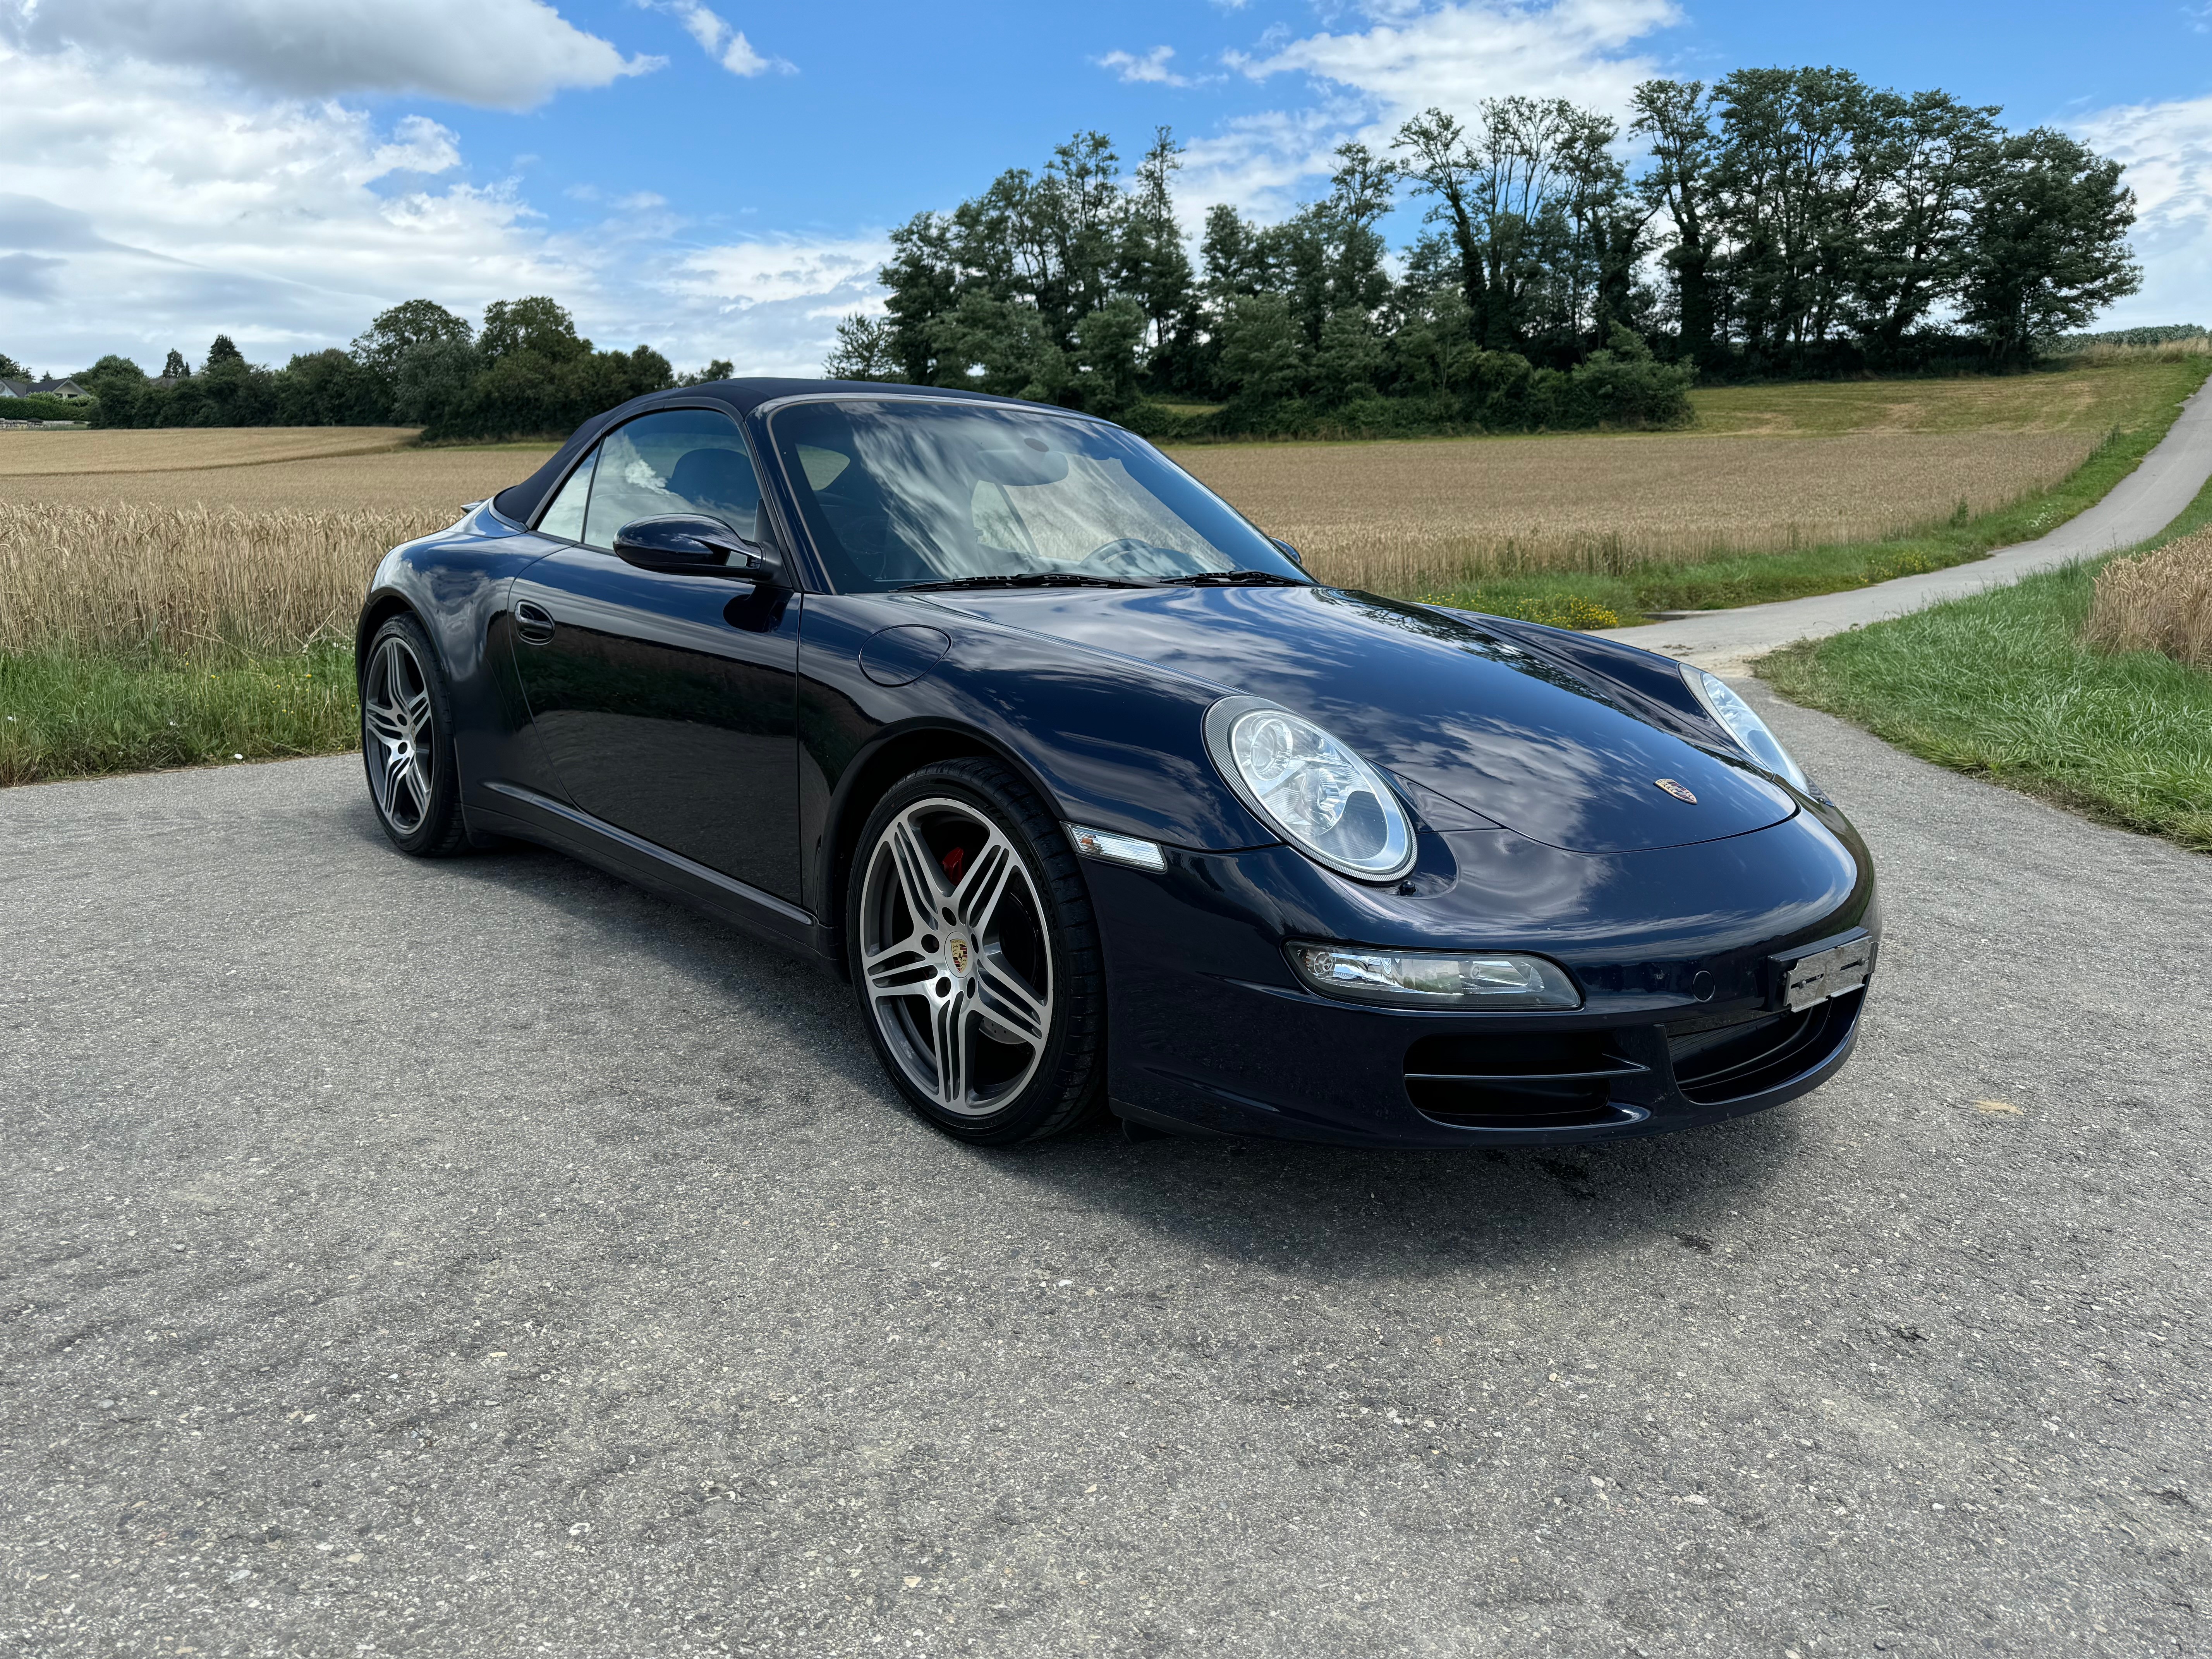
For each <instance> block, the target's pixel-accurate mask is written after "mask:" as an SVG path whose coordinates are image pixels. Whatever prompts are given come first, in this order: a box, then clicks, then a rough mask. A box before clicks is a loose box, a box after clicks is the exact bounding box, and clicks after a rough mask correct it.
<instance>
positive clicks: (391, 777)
mask: <svg viewBox="0 0 2212 1659" xmlns="http://www.w3.org/2000/svg"><path fill="white" fill-rule="evenodd" d="M361 757H362V763H364V764H365V765H366V766H367V768H368V797H369V799H370V800H371V801H373V802H374V804H375V806H376V821H377V822H378V823H380V824H382V825H383V826H384V833H385V834H386V836H390V837H391V838H392V845H393V846H395V847H397V848H398V849H399V850H400V851H401V852H403V853H412V854H415V855H416V857H418V858H443V857H446V856H447V855H448V854H453V853H458V852H459V851H460V849H461V848H462V847H463V846H464V845H465V843H466V841H467V838H468V836H467V829H466V827H465V825H464V824H463V823H462V821H461V801H460V795H461V791H460V779H459V776H458V775H457V769H456V768H455V766H454V764H453V697H452V696H451V694H449V693H448V692H447V690H446V679H445V675H444V673H443V672H442V671H441V670H440V668H439V666H438V658H437V654H436V653H435V652H433V651H432V650H431V649H430V641H429V636H428V635H426V634H424V633H423V632H422V624H421V623H418V622H416V620H415V618H414V617H392V619H391V620H390V621H388V622H386V623H385V624H384V626H383V627H381V628H380V629H377V630H376V636H375V638H374V639H372V640H371V641H369V644H368V666H367V667H366V668H365V669H364V670H363V671H362V677H361Z"/></svg>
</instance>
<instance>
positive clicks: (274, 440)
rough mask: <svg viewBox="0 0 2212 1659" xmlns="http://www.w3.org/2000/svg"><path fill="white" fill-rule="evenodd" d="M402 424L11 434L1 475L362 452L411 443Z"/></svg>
mask: <svg viewBox="0 0 2212 1659" xmlns="http://www.w3.org/2000/svg"><path fill="white" fill-rule="evenodd" d="M414 439H415V428H412V427H404V426H256V427H228V428H222V429H220V430H215V431H210V430H208V429H206V428H174V427H173V428H166V429H163V430H159V431H152V432H136V431H101V432H10V433H9V434H8V435H7V438H6V440H5V441H0V478H15V477H27V476H33V475H42V474H43V475H53V474H68V473H78V472H189V471H207V470H209V469H211V468H217V467H233V466H265V465H270V464H271V463H277V462H287V461H304V460H315V459H321V458H323V457H326V456H338V455H368V454H374V453H380V452H385V451H390V450H396V449H399V448H401V447H404V446H405V445H407V444H410V443H412V442H413V441H414Z"/></svg>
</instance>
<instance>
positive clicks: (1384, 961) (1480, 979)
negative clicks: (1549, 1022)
mask: <svg viewBox="0 0 2212 1659" xmlns="http://www.w3.org/2000/svg"><path fill="white" fill-rule="evenodd" d="M1291 966H1292V967H1294V968H1296V969H1297V970H1298V975H1299V977H1300V978H1302V979H1304V981H1306V983H1307V984H1309V985H1310V986H1312V987H1314V989H1316V991H1325V992H1327V993H1328V994H1329V995H1331V996H1333V997H1348V998H1350V999H1351V1000H1353V1001H1355V1002H1387V1003H1389V1004H1391V1005H1393V1006H1396V1007H1401V1008H1579V1007H1581V1006H1583V999H1582V993H1581V992H1579V991H1577V990H1576V989H1575V982H1574V981H1572V980H1571V979H1569V978H1568V977H1567V973H1566V969H1564V968H1562V967H1560V966H1559V964H1558V963H1554V962H1547V961H1546V960H1545V959H1544V958H1543V957H1524V956H1520V955H1517V954H1510V953H1504V954H1501V953H1487V952H1486V953H1485V954H1483V955H1480V956H1473V955H1468V956H1461V955H1457V954H1447V953H1444V952H1441V951H1434V952H1432V951H1364V950H1358V949H1354V948H1352V947H1351V946H1349V945H1291Z"/></svg>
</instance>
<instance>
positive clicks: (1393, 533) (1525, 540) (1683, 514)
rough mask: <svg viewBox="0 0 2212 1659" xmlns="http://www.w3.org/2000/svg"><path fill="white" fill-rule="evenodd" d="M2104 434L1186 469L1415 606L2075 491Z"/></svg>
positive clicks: (1511, 448)
mask: <svg viewBox="0 0 2212 1659" xmlns="http://www.w3.org/2000/svg"><path fill="white" fill-rule="evenodd" d="M2099 436H2100V435H2099V434H2095V433H2092V432H2086V431H2081V430H2066V431H2058V432H2039V433H2012V432H1996V433H1990V432H1971V433H1850V434H1846V435H1841V436H1837V437H1758V436H1746V437H1703V436H1698V435H1661V436H1652V437H1646V436H1620V437H1588V438H1492V439H1480V440H1474V441H1466V440H1444V441H1414V442H1407V443H1385V444H1374V443H1369V444H1300V445H1296V446H1291V445H1254V446H1250V447H1228V446H1225V445H1222V446H1214V447H1206V448H1194V449H1189V450H1185V451H1182V452H1180V453H1178V454H1177V455H1176V459H1178V460H1180V461H1181V462H1182V464H1183V465H1185V466H1187V467H1188V468H1189V469H1190V470H1191V471H1193V472H1194V473H1196V474H1197V475H1198V477H1200V478H1201V479H1203V480H1204V481H1205V482H1206V483H1208V484H1210V485H1212V487H1213V488H1214V489H1217V490H1218V491H1219V492H1220V493H1221V494H1222V495H1225V496H1227V497H1228V498H1229V499H1230V500H1231V501H1234V502H1235V503H1237V506H1238V507H1241V508H1243V510H1244V512H1245V513H1248V514H1249V515H1250V516H1251V517H1252V518H1253V519H1254V520H1255V521H1256V522H1258V523H1259V524H1260V525H1261V526H1262V527H1263V528H1265V529H1266V530H1267V532H1269V533H1270V534H1271V535H1276V536H1280V537H1282V538H1284V539H1285V540H1286V541H1288V542H1290V543H1291V544H1294V545H1295V546H1297V549H1298V550H1299V551H1300V552H1302V553H1303V554H1304V556H1305V558H1306V563H1307V566H1308V568H1310V569H1311V570H1312V571H1313V572H1314V573H1315V574H1316V575H1318V576H1320V577H1322V579H1323V580H1327V581H1331V582H1336V583H1340V584H1341V585H1343V586H1351V587H1366V588H1374V589H1377V590H1380V591H1383V592H1419V591H1424V590H1426V589H1429V588H1432V587H1443V586H1449V585H1451V584H1453V583H1455V582H1464V581H1468V580H1480V579H1483V578H1486V577H1493V576H1518V575H1528V574H1536V573H1541V572H1544V571H1553V570H1586V571H1597V572H1601V573H1604V574H1622V573H1624V572H1626V571H1631V570H1633V569H1635V568H1638V567H1639V566H1642V565H1647V564H1653V563H1657V562H1663V561H1675V560H1691V559H1700V558H1706V557H1711V556H1718V555H1723V554H1729V553H1767V552H1784V551H1790V550H1796V549H1799V548H1803V547H1814V546H1820V545H1825V544H1832V543H1838V542H1861V541H1874V540H1879V539H1881V538H1885V537H1888V536H1893V535H1900V534H1903V533H1905V532H1909V531H1911V530H1914V529H1917V528H1919V527H1921V526H1925V525H1928V524H1929V523H1931V522H1935V521H1940V520H1943V519H1945V518H1947V517H1949V516H1951V515H1953V514H1954V513H1959V512H1960V508H1961V507H1964V509H1965V511H1966V513H1982V512H1986V511H1988V510H1990V509H1991V508H1993V507H2003V506H2006V505H2008V504H2009V503H2010V502H2013V501H2017V500H2019V499H2020V498H2021V496H2023V495H2031V494H2033V493H2034V492H2035V491H2037V490H2039V489H2047V488H2049V487H2050V486H2051V485H2052V484H2054V483H2057V482H2058V480H2059V479H2061V478H2063V477H2065V476H2066V475H2067V474H2068V473H2069V472H2071V471H2073V470H2074V469H2075V467H2077V466H2079V465H2081V463H2082V462H2083V461H2084V460H2085V459H2087V457H2088V454H2089V452H2090V451H2091V450H2092V449H2093V448H2094V447H2096V444H2097V441H2098V438H2099Z"/></svg>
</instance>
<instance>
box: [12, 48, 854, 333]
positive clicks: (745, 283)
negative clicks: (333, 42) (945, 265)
mask: <svg viewBox="0 0 2212 1659" xmlns="http://www.w3.org/2000/svg"><path fill="white" fill-rule="evenodd" d="M0 155H5V156H6V157H7V158H8V164H7V169H6V172H5V174H4V176H0V250H5V252H0V299H4V301H5V304H4V306H3V307H0V319H4V325H5V334H4V337H0V349H4V350H6V351H7V352H8V353H9V355H10V356H14V357H15V358H17V359H19V360H23V359H29V360H31V361H33V362H40V363H42V364H46V365H49V366H50V367H52V368H54V369H55V370H56V371H57V372H68V371H71V370H75V369H77V368H83V367H84V366H86V365H87V364H89V363H90V362H92V361H93V360H94V359H95V358H97V357H99V356H102V355H103V354H105V353H107V352H111V351H116V352H121V353H123V354H125V355H126V356H132V357H135V358H137V360H138V361H139V362H141V363H142V364H147V365H149V366H150V365H155V364H158V363H160V362H161V357H162V356H163V354H164V353H165V352H167V350H168V349H169V348H171V347H176V348H178V349H180V350H182V351H184V353H185V355H186V356H188V357H191V359H193V360H194V361H197V360H198V358H199V357H200V356H202V355H203V354H204V351H205V349H206V345H207V342H208V341H209V340H210V339H211V338H213V337H214V336H215V335H216V333H218V332H222V333H227V334H229V335H231V336H232V337H234V338H235V339H236V340H237V341H238V342H239V343H240V346H241V347H242V348H243V349H245V351H246V356H248V357H249V358H251V359H252V360H253V361H255V362H275V363H281V362H283V361H284V360H285V359H286V358H288V357H289V356H291V355H292V354H293V353H294V352H296V351H312V350H319V349H322V348H324V347H325V346H331V345H343V343H345V342H346V341H348V340H349V339H350V338H352V337H353V336H354V335H356V334H357V333H359V332H360V331H361V330H362V328H363V327H365V326H366V325H367V324H368V321H369V319H370V318H372V317H373V316H374V314H375V313H377V312H378V311H379V310H380V309H382V308H383V307H386V306H390V305H392V304H394V303H396V302H397V301H400V300H404V299H407V298H410V297H412V296H415V295H427V296H428V297H429V298H432V299H435V300H437V301H439V302H440V303H441V304H443V305H446V306H448V307H452V308H453V310H455V311H458V312H460V313H463V314H465V315H468V316H471V318H473V317H474V316H475V315H477V314H479V313H481V312H482V309H483V307H484V305H485V304H486V303H487V302H488V301H492V300H495V299H511V298H514V297H516V296H519V295H526V294H550V295H554V296H555V297H556V298H557V299H558V300H560V301H561V302H562V304H564V305H566V306H568V307H570V308H571V310H573V311H574V313H575V315H576V320H577V324H578V326H579V327H580V328H581V329H582V331H584V332H585V333H586V334H587V335H590V336H591V337H593V338H594V339H595V340H596V341H597V342H598V343H599V344H601V345H603V346H617V347H621V348H623V349H627V348H629V346H632V345H635V344H637V343H640V342H644V343H649V344H651V345H653V346H654V347H656V348H657V349H659V350H661V351H663V352H665V353H666V354H667V356H669V357H670V358H671V360H673V361H674V362H676V363H677V364H678V366H685V365H690V364H696V363H700V362H705V361H706V360H707V359H708V358H709V357H716V356H720V357H728V358H731V359H732V360H734V361H736V362H738V363H739V364H740V366H741V368H742V369H743V370H744V372H746V373H750V374H812V373H815V372H817V370H818V368H819V366H820V364H821V362H822V359H823V356H824V355H825V354H826V352H827V350H828V348H829V342H830V337H831V333H832V331H833V330H834V328H835V326H836V315H837V314H842V313H843V311H844V310H846V309H849V308H854V307H860V306H863V305H865V304H866V303H867V301H869V299H870V297H871V296H872V295H874V294H875V293H876V292H877V291H878V290H877V289H876V288H875V284H874V274H875V270H876V269H877V267H878V265H879V264H881V263H882V261H883V258H884V255H885V253H886V252H887V251H888V249H887V246H886V245H885V244H884V243H883V242H882V241H880V240H872V239H866V238H851V237H833V238H827V239H822V240H815V241H806V240H799V239H791V240H783V241H763V242H747V243H739V244H733V245H732V246H728V247H713V248H707V249H703V250H702V249H697V248H696V247H686V246H682V245H680V244H679V242H678V240H677V239H678V237H679V236H680V235H682V234H684V225H683V222H682V221H681V220H679V219H678V217H677V216H675V215H674V214H673V213H672V211H671V210H670V209H669V207H668V204H666V203H665V202H664V201H662V200H661V199H660V198H659V197H657V196H654V195H653V193H651V192H649V191H639V192H635V193H628V194H625V193H622V192H617V191H609V192H607V194H606V197H601V198H598V199H601V200H603V201H604V202H605V208H604V210H605V212H607V213H608V214H609V215H610V217H609V218H608V219H607V221H606V222H604V223H601V224H599V225H594V226H592V227H590V228H588V229H586V230H583V231H579V232H575V233H559V232H554V231H551V230H549V229H548V228H546V227H545V225H544V222H543V221H542V219H541V218H540V217H539V216H538V215H537V214H535V213H534V212H533V211H532V210H531V208H530V206H529V204H528V203H527V201H526V199H525V198H524V197H523V196H522V195H521V193H520V186H519V185H517V184H515V183H514V182H513V181H508V182H507V183H503V184H495V185H477V184H472V183H469V182H465V181H463V180H462V179H459V178H458V177H457V176H455V175H457V174H458V173H459V170H460V168H461V166H462V163H463V156H462V154H461V146H460V143H459V139H458V138H457V137H456V136H455V135H454V134H453V132H452V131H449V130H448V129H447V128H445V127H443V126H441V125H439V124H438V123H436V122H435V121H432V120H429V119H427V118H423V117H422V116H419V115H410V116H406V117H403V118H400V119H399V120H398V121H397V122H396V123H391V124H389V125H386V124H384V123H380V122H379V121H377V120H376V119H374V118H371V117H370V116H368V115H367V114H364V113H362V112H356V111H353V110H349V109H346V108H343V107H342V106H337V105H332V104H327V103H307V102H303V101H300V100H266V99H256V98H251V97H244V96H241V95H240V94H239V93H238V91H237V90H236V89H235V88H234V87H230V86H228V85H226V84H223V83H221V82H218V81H217V80H216V78H215V77H213V76H211V75H210V73H209V72H207V71H204V70H191V69H181V68H173V67H162V66H157V65H154V64H145V63H133V62H127V61H126V62H123V63H120V64H110V63H100V62H95V61H94V59H93V58H91V57H90V56H89V55H88V54H87V53H85V52H80V51H77V50H75V49H71V50H68V51H63V52H53V53H48V54H41V55H40V56H37V57H33V56H30V55H28V54H26V53H21V52H10V51H9V50H8V49H7V48H6V47H4V46H0ZM825 308H826V309H828V310H829V311H830V312H831V313H834V314H832V315H830V316H829V318H828V319H826V320H825V319H823V318H821V317H817V316H815V315H812V314H811V313H814V312H816V311H819V310H823V309H825Z"/></svg>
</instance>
